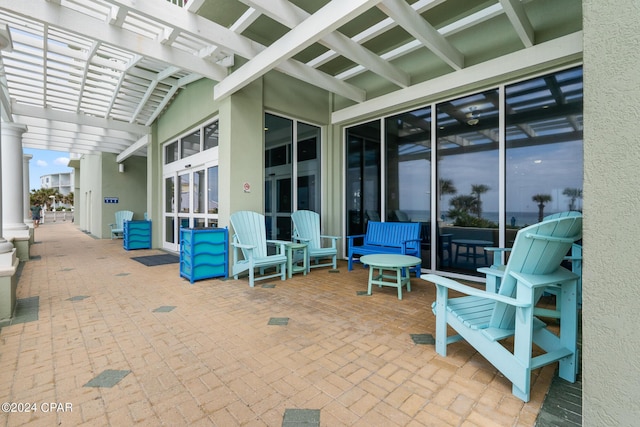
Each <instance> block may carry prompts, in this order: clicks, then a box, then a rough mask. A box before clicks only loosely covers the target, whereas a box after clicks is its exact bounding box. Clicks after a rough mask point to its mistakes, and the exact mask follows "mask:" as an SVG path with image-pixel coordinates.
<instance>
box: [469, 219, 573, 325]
mask: <svg viewBox="0 0 640 427" xmlns="http://www.w3.org/2000/svg"><path fill="white" fill-rule="evenodd" d="M566 217H582V213H580V212H577V211H566V212H558V213H555V214H552V215H548V216H546V217H544V221H546V220H549V219H556V218H566ZM484 249H485V250H486V251H487V252H493V264H492V265H491V266H490V267H482V268H479V269H478V271H479V272H480V273H484V274H485V275H486V276H487V288H486V289H487V290H488V291H492V292H495V291H496V290H498V289H499V288H500V282H501V280H502V276H503V275H504V268H505V266H504V264H503V263H502V254H506V253H508V252H510V251H511V248H484ZM564 261H565V263H569V264H570V265H571V271H573V272H574V273H575V274H577V275H578V307H580V306H581V305H582V245H579V244H577V243H574V244H573V245H572V246H571V251H570V254H569V255H567V256H565V258H564ZM545 292H546V293H549V294H552V295H556V308H555V310H551V309H548V308H540V307H536V309H535V312H534V314H535V315H537V316H544V317H549V318H556V319H559V318H560V299H559V298H558V295H557V288H556V287H555V286H549V287H548V288H547V289H546V290H545Z"/></svg>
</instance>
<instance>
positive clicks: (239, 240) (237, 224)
mask: <svg viewBox="0 0 640 427" xmlns="http://www.w3.org/2000/svg"><path fill="white" fill-rule="evenodd" d="M229 220H230V222H231V226H232V227H233V231H234V234H233V240H232V242H231V245H232V246H233V266H232V268H231V270H232V274H233V277H234V279H236V280H237V279H238V275H239V274H240V273H243V272H245V271H246V272H248V273H249V286H251V287H252V288H253V286H254V282H255V281H257V280H264V279H270V278H272V277H278V276H280V279H281V280H285V275H286V270H287V268H286V265H287V255H286V252H285V245H286V243H287V242H284V241H280V240H267V238H266V236H267V233H266V230H265V219H264V215H262V214H259V213H257V212H251V211H238V212H235V213H233V214H231V217H230V218H229ZM267 244H275V245H276V247H277V252H276V254H273V255H269V254H268V252H267ZM240 251H242V255H243V257H242V258H241V257H240ZM268 267H275V268H276V273H274V274H269V275H264V271H265V268H268ZM255 269H259V273H260V275H261V277H259V278H256V277H255Z"/></svg>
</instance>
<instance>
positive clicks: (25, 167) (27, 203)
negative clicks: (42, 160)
mask: <svg viewBox="0 0 640 427" xmlns="http://www.w3.org/2000/svg"><path fill="white" fill-rule="evenodd" d="M32 158H33V155H31V154H23V155H22V194H23V195H24V204H23V209H24V212H23V214H24V215H23V216H24V223H25V224H27V225H30V224H33V221H32V220H31V196H30V195H31V183H30V182H29V161H30V160H31V159H32Z"/></svg>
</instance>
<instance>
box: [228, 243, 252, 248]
mask: <svg viewBox="0 0 640 427" xmlns="http://www.w3.org/2000/svg"><path fill="white" fill-rule="evenodd" d="M231 245H232V246H233V247H235V248H240V249H255V245H245V244H242V243H236V242H231Z"/></svg>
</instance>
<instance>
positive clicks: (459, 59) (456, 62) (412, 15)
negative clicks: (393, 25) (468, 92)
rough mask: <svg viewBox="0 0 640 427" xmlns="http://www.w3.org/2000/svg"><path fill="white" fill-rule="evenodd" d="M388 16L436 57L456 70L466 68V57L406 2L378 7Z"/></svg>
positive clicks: (389, 1) (386, 2) (392, 0)
mask: <svg viewBox="0 0 640 427" xmlns="http://www.w3.org/2000/svg"><path fill="white" fill-rule="evenodd" d="M378 8H379V9H380V10H382V11H383V12H384V13H385V14H387V16H389V17H390V18H392V19H393V20H394V21H396V22H397V23H398V25H400V26H401V27H402V28H403V29H404V30H405V31H407V32H408V33H409V34H411V35H412V36H413V37H415V38H416V39H417V40H420V41H421V42H422V44H424V45H425V47H427V49H429V50H431V51H432V52H433V53H434V54H436V56H438V57H439V58H440V59H442V60H443V61H444V62H446V63H447V64H449V66H450V67H451V68H453V69H454V70H460V69H462V68H464V56H463V55H462V53H460V51H459V50H458V49H456V48H455V47H454V46H453V45H452V44H451V43H449V42H448V41H447V39H445V38H444V37H443V36H442V35H441V34H440V33H439V32H438V31H437V30H436V29H435V28H433V26H432V25H431V24H429V23H428V22H427V21H425V20H424V18H422V16H420V14H419V13H418V12H416V11H415V10H414V9H413V8H412V7H411V6H409V4H407V2H406V1H405V0H384V1H383V2H382V3H381V4H379V5H378Z"/></svg>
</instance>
